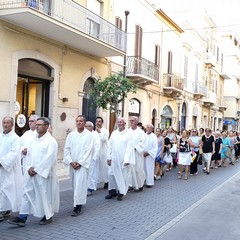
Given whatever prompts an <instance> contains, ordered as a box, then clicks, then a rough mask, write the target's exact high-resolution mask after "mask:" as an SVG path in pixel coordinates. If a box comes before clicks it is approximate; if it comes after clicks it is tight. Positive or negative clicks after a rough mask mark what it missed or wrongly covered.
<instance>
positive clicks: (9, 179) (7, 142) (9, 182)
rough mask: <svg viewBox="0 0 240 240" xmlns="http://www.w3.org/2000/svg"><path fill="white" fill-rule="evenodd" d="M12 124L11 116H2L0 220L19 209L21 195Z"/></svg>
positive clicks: (18, 159) (18, 144)
mask: <svg viewBox="0 0 240 240" xmlns="http://www.w3.org/2000/svg"><path fill="white" fill-rule="evenodd" d="M13 125H14V121H13V118H11V117H4V118H3V120H2V128H3V132H2V133H1V134H0V183H1V184H0V221H3V220H4V218H5V217H7V216H9V215H10V213H11V211H13V212H15V211H19V208H20V201H19V198H21V196H22V174H21V159H20V149H21V148H20V147H21V146H20V138H19V137H18V136H17V134H16V133H15V132H14V130H13Z"/></svg>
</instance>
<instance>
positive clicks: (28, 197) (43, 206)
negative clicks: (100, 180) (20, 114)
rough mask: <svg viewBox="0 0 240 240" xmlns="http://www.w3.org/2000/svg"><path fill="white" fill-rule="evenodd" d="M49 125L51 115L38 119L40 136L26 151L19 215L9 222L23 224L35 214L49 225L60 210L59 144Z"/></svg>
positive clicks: (41, 221)
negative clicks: (49, 129) (49, 130)
mask: <svg viewBox="0 0 240 240" xmlns="http://www.w3.org/2000/svg"><path fill="white" fill-rule="evenodd" d="M49 124H50V122H49V119H48V118H45V117H40V118H38V119H37V122H36V131H37V135H36V138H35V140H34V141H32V143H31V144H30V145H29V148H28V153H27V161H26V172H25V173H24V178H23V197H22V203H21V208H20V212H19V216H18V217H16V218H14V219H9V220H8V223H11V224H14V225H18V226H22V227H23V226H25V222H26V220H27V218H28V215H29V214H33V216H35V217H39V218H41V220H40V222H39V224H40V225H46V224H49V223H51V222H52V217H53V215H54V213H56V212H58V210H59V183H58V178H57V150H58V145H57V141H56V140H55V139H54V138H53V137H52V135H51V134H50V133H49V132H48V127H49ZM19 201H20V199H19ZM20 202H21V201H20Z"/></svg>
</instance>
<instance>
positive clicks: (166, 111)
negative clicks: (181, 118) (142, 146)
mask: <svg viewBox="0 0 240 240" xmlns="http://www.w3.org/2000/svg"><path fill="white" fill-rule="evenodd" d="M172 119H173V111H172V108H171V107H170V106H169V105H166V106H165V107H164V108H163V110H162V113H161V124H160V128H161V129H166V128H168V127H170V126H172Z"/></svg>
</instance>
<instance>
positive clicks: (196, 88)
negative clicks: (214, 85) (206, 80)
mask: <svg viewBox="0 0 240 240" xmlns="http://www.w3.org/2000/svg"><path fill="white" fill-rule="evenodd" d="M193 93H194V94H195V95H201V96H207V86H205V85H204V84H203V83H201V82H196V83H193Z"/></svg>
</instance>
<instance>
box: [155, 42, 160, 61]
mask: <svg viewBox="0 0 240 240" xmlns="http://www.w3.org/2000/svg"><path fill="white" fill-rule="evenodd" d="M155 65H156V66H160V46H159V45H157V44H156V45H155Z"/></svg>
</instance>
